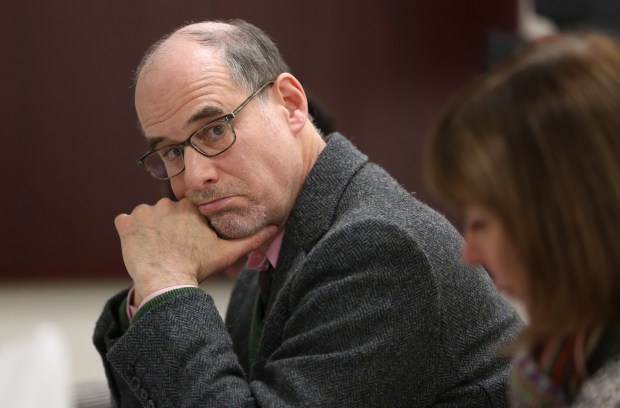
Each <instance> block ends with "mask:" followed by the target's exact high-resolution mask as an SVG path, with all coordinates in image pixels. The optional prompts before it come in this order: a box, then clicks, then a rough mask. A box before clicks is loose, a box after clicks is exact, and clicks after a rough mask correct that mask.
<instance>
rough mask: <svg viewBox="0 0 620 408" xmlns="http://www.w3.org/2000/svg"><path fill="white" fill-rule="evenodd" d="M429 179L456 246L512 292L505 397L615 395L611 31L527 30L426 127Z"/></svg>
mask: <svg viewBox="0 0 620 408" xmlns="http://www.w3.org/2000/svg"><path fill="white" fill-rule="evenodd" d="M428 176H429V180H430V184H431V186H432V187H433V188H434V190H435V191H436V192H437V193H438V195H439V196H440V197H442V198H443V199H444V200H445V201H446V202H447V203H448V204H451V205H453V206H454V207H455V208H457V209H459V210H461V211H462V213H463V215H464V226H463V232H464V237H465V247H464V249H463V260H464V261H465V262H467V263H471V264H482V265H483V266H485V267H486V268H487V270H488V272H489V274H490V275H491V276H492V278H493V279H494V281H495V283H496V285H497V286H498V288H499V289H500V290H502V291H503V292H504V293H506V294H507V295H508V296H509V297H512V298H515V299H517V300H519V301H521V302H522V303H523V305H524V307H525V310H526V312H527V315H528V320H529V324H528V327H527V328H526V329H525V331H524V332H523V333H522V335H521V337H520V339H519V341H518V342H517V344H516V345H514V348H513V349H514V350H515V353H514V360H513V379H512V386H511V398H512V401H513V406H515V407H521V406H523V407H529V406H536V407H556V406H557V407H559V406H579V407H580V406H583V407H607V406H609V407H618V406H620V45H619V44H618V43H617V42H616V40H615V39H613V38H612V37H611V36H608V35H605V34H602V33H573V34H568V33H566V34H563V35H559V36H555V37H553V38H549V39H546V40H544V41H539V42H537V43H533V44H529V45H528V46H525V47H524V48H523V49H521V50H519V51H518V52H517V53H515V54H514V55H512V56H511V57H510V58H508V59H506V60H504V61H503V62H502V63H500V64H498V66H496V67H495V68H494V69H493V71H492V72H490V73H489V74H488V75H486V76H484V77H483V78H480V79H478V80H476V81H474V82H473V83H472V84H470V85H469V86H468V87H466V88H465V89H463V90H462V91H461V92H460V93H459V94H458V95H457V96H456V98H455V99H454V100H453V101H452V102H451V103H450V104H449V106H448V107H447V108H446V110H445V111H444V112H443V114H442V115H441V117H440V118H439V120H438V122H437V123H436V126H435V127H434V129H433V131H432V132H431V138H430V144H429V152H428Z"/></svg>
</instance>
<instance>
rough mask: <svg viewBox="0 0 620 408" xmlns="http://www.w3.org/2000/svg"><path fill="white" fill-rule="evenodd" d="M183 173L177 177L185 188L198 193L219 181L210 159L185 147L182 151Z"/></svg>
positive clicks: (189, 147) (190, 147)
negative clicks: (181, 178)
mask: <svg viewBox="0 0 620 408" xmlns="http://www.w3.org/2000/svg"><path fill="white" fill-rule="evenodd" d="M183 160H184V162H185V171H184V172H183V174H181V175H180V176H179V177H183V179H184V181H185V187H186V189H187V190H190V191H192V190H193V191H199V190H202V189H203V188H204V186H205V185H207V184H209V183H214V182H216V181H217V180H218V179H219V173H218V170H217V167H216V166H215V162H214V161H213V159H212V158H210V157H207V156H204V155H203V154H201V153H200V152H198V151H197V150H196V149H194V148H193V147H192V146H187V147H186V148H185V150H184V151H183Z"/></svg>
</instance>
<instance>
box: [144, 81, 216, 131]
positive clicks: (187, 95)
mask: <svg viewBox="0 0 620 408" xmlns="http://www.w3.org/2000/svg"><path fill="white" fill-rule="evenodd" d="M207 83H208V80H206V79H205V80H202V81H197V82H195V83H193V84H191V85H190V87H188V88H190V89H189V90H188V89H187V88H184V89H175V90H174V91H173V92H172V93H171V94H170V96H168V97H167V98H166V99H170V100H172V101H174V100H180V101H181V103H180V104H178V105H177V106H176V107H175V108H174V109H169V110H167V109H166V106H165V105H166V104H162V105H160V107H159V109H154V110H153V111H152V112H151V113H150V114H149V117H150V118H149V119H148V120H145V122H144V123H143V124H142V126H143V127H144V129H146V128H147V127H152V126H156V125H159V124H161V123H164V122H166V121H167V120H169V119H170V118H171V117H173V116H174V115H176V114H177V113H178V112H179V111H181V110H183V109H184V108H185V107H186V106H187V105H188V104H189V103H191V102H192V101H193V100H194V99H196V98H197V97H201V96H206V95H209V94H217V92H215V90H217V89H219V88H223V86H211V87H210V88H215V90H213V91H211V90H210V91H209V92H204V89H205V88H206V87H207V86H208V85H207ZM191 88H193V89H191Z"/></svg>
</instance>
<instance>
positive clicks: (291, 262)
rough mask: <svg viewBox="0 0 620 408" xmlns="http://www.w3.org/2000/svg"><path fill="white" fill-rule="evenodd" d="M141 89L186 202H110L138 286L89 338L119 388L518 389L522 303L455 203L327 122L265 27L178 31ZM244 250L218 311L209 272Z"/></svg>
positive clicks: (353, 402) (180, 395) (239, 399)
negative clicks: (444, 201)
mask: <svg viewBox="0 0 620 408" xmlns="http://www.w3.org/2000/svg"><path fill="white" fill-rule="evenodd" d="M135 102H136V110H137V113H138V117H139V120H140V123H141V125H142V128H143V132H144V134H145V136H146V139H147V141H148V142H149V145H150V149H149V151H148V152H147V154H145V155H144V156H143V157H142V158H141V159H140V163H141V164H143V165H144V166H145V167H146V169H147V170H149V171H150V172H151V174H152V175H153V176H155V177H157V178H159V179H169V180H170V183H171V187H172V190H173V191H174V193H175V195H176V196H177V197H178V198H179V202H173V201H171V200H169V199H162V200H161V201H159V202H158V203H157V204H156V205H154V206H147V205H141V206H138V207H137V208H136V209H134V211H133V212H132V213H131V214H130V215H126V214H122V215H119V216H118V217H117V218H116V220H115V224H116V228H117V230H118V233H119V235H120V238H121V246H122V251H123V258H124V260H125V265H126V267H127V270H128V272H129V274H130V275H131V277H132V278H133V281H134V285H133V288H132V290H131V291H130V292H129V293H127V291H123V292H122V293H120V294H118V295H117V296H115V297H114V298H112V299H111V300H110V301H109V302H108V303H107V305H106V307H105V309H104V312H103V314H102V316H101V318H100V319H99V322H98V323H97V327H96V330H95V335H94V341H95V344H96V346H97V348H98V350H99V352H100V353H101V354H102V356H103V359H104V364H105V367H106V373H107V375H108V379H109V382H110V388H111V391H112V396H113V400H114V401H115V402H116V404H117V405H118V406H120V407H135V406H141V405H142V406H146V407H151V406H158V407H197V406H209V407H214V406H215V407H218V406H221V407H236V406H292V407H298V406H333V407H345V406H363V407H370V406H377V407H397V406H409V407H411V406H442V407H459V406H504V405H505V395H504V394H505V383H506V377H507V374H508V362H507V360H506V359H504V358H501V357H500V355H499V354H498V353H499V352H500V349H501V347H502V345H504V344H506V343H507V342H509V341H510V340H511V339H513V337H514V336H515V334H516V333H517V331H518V329H519V325H520V321H519V319H518V317H517V316H516V314H515V312H514V311H513V309H512V308H510V307H509V306H508V305H507V304H506V303H505V302H504V301H503V299H502V298H501V297H500V296H499V295H498V294H497V292H496V291H495V290H494V289H493V285H492V283H491V282H490V280H489V279H488V277H487V276H486V274H485V272H484V271H483V270H480V269H466V267H465V266H463V265H462V263H461V262H460V261H459V251H460V247H461V243H462V242H461V238H460V236H459V235H458V233H457V232H456V231H455V230H454V229H453V228H452V227H451V226H450V224H449V223H448V222H447V221H446V220H445V219H444V218H443V217H442V216H440V215H438V214H437V213H435V212H434V211H432V210H431V209H429V208H428V207H426V206H425V205H424V204H422V203H420V202H418V201H417V200H415V199H414V198H413V197H412V196H411V195H410V194H408V193H407V192H406V191H405V190H404V189H402V188H401V187H400V186H399V185H398V183H397V182H396V181H395V180H394V179H392V178H391V177H390V176H389V175H388V174H386V173H385V171H383V170H382V169H381V168H379V167H378V166H376V165H373V164H370V163H368V161H367V157H366V156H364V155H363V154H362V153H360V152H359V151H358V150H357V149H356V148H355V147H354V146H352V145H351V144H350V143H349V142H348V141H347V140H346V139H345V138H344V137H343V136H341V135H339V134H332V135H329V136H327V137H326V138H323V137H322V136H321V135H320V134H319V132H318V131H317V130H316V128H315V127H314V126H313V124H312V122H311V118H309V117H308V113H307V100H306V96H305V93H304V90H303V88H302V86H301V85H300V83H299V82H298V81H297V79H296V78H295V77H294V76H292V75H291V74H290V73H288V68H287V67H286V64H285V63H284V62H283V61H282V59H281V56H280V55H279V53H278V50H277V49H276V47H275V45H274V44H273V43H272V42H271V41H270V40H269V38H268V37H267V36H266V35H265V34H264V33H263V32H262V31H260V30H259V29H257V28H256V27H254V26H252V25H250V24H248V23H245V22H243V21H232V22H229V23H222V22H204V23H199V24H193V25H189V26H186V27H183V28H181V29H179V30H178V31H176V32H174V33H173V34H172V35H170V36H168V37H166V38H164V40H162V41H160V42H158V43H156V44H155V45H154V46H153V47H152V48H151V49H150V50H149V52H148V53H147V55H146V56H145V58H144V59H143V61H142V63H141V64H140V66H139V68H138V72H137V82H136V91H135ZM247 253H250V256H249V261H248V268H246V269H245V270H244V271H242V272H241V274H240V276H239V278H238V280H237V282H236V286H235V289H234V291H233V294H232V297H231V301H230V305H229V307H228V314H227V317H226V325H224V324H223V322H222V321H221V319H220V316H219V314H218V311H217V310H216V308H215V306H214V304H213V299H212V298H211V297H210V296H209V295H208V293H206V292H205V291H203V290H202V289H200V288H198V285H199V283H201V282H202V281H204V279H205V278H206V277H207V276H209V275H210V274H212V273H213V272H215V271H218V270H222V269H223V268H226V267H227V266H229V265H231V264H232V263H234V262H235V260H237V259H238V258H239V257H241V256H244V255H245V254H247ZM136 307H139V308H138V309H137V312H135V315H133V316H132V314H133V313H134V311H135V308H136ZM128 315H129V316H132V317H131V323H130V324H129V322H128V321H127V320H128Z"/></svg>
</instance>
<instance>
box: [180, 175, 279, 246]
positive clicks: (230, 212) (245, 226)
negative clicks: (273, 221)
mask: <svg viewBox="0 0 620 408" xmlns="http://www.w3.org/2000/svg"><path fill="white" fill-rule="evenodd" d="M229 196H243V197H245V198H246V199H247V200H248V201H249V205H248V206H246V207H230V208H226V209H223V210H221V211H217V212H214V213H212V214H209V215H208V216H205V218H206V219H207V221H208V222H209V225H210V226H211V228H213V230H214V231H215V232H216V233H217V235H218V236H219V237H221V238H224V239H238V238H244V237H247V236H250V235H252V234H254V233H256V232H258V231H260V230H261V229H263V228H265V227H266V226H267V225H268V217H267V209H266V208H265V207H264V206H263V205H262V204H260V203H259V202H258V200H257V199H256V198H254V197H253V196H252V194H251V191H250V190H249V189H248V188H247V187H245V186H226V187H220V186H211V187H210V188H209V189H206V190H203V191H200V192H192V193H188V194H187V196H186V197H187V199H188V200H189V201H190V202H192V203H193V204H194V205H199V204H200V203H203V202H205V201H210V200H212V199H217V198H222V197H229Z"/></svg>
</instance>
